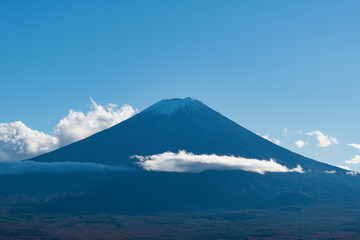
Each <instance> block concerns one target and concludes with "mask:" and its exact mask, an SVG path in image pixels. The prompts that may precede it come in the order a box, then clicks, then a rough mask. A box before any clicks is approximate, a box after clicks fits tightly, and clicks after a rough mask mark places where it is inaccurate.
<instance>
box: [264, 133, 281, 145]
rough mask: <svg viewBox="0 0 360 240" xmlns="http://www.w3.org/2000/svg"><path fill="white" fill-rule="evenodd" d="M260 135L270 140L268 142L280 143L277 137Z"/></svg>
mask: <svg viewBox="0 0 360 240" xmlns="http://www.w3.org/2000/svg"><path fill="white" fill-rule="evenodd" d="M262 137H263V138H265V139H266V140H268V141H270V142H273V143H275V144H277V145H280V140H279V139H276V138H270V137H269V135H264V136H262Z"/></svg>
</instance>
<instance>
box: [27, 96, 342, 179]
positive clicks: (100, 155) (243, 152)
mask: <svg viewBox="0 0 360 240" xmlns="http://www.w3.org/2000/svg"><path fill="white" fill-rule="evenodd" d="M179 150H186V151H187V152H191V153H194V154H213V153H214V154H217V155H234V156H240V157H244V158H255V159H261V160H262V159H265V160H269V159H270V158H272V159H274V160H276V161H277V162H278V163H280V164H282V165H285V166H286V167H288V168H293V167H296V165H297V164H300V165H301V166H302V167H303V169H304V170H305V171H307V170H311V171H313V172H314V171H315V172H317V171H321V172H323V171H325V170H329V169H336V170H337V171H338V172H344V171H343V170H341V169H338V168H335V167H332V166H329V165H327V164H323V163H320V162H317V161H314V160H311V159H309V158H306V157H303V156H301V155H298V154H296V153H293V152H291V151H289V150H287V149H284V148H282V147H280V146H278V145H276V144H274V143H272V142H270V141H267V140H265V139H263V138H262V137H260V136H258V135H256V134H254V133H252V132H251V131H249V130H247V129H245V128H243V127H241V126H240V125H238V124H237V123H235V122H233V121H231V120H230V119H228V118H226V117H224V116H223V115H221V114H220V113H218V112H216V111H214V110H213V109H211V108H209V107H208V106H206V105H205V104H203V103H202V102H200V101H198V100H195V99H192V98H186V99H169V100H162V101H160V102H158V103H156V104H154V105H152V106H150V107H149V108H147V109H145V110H144V111H142V112H141V113H139V114H137V115H135V116H133V117H132V118H130V119H128V120H126V121H124V122H121V123H119V124H117V125H115V126H113V127H111V128H109V129H107V130H105V131H102V132H99V133H97V134H95V135H93V136H90V137H88V138H86V139H84V140H81V141H79V142H76V143H73V144H70V145H68V146H65V147H63V148H60V149H58V150H55V151H53V152H50V153H46V154H43V155H40V156H38V157H35V158H33V159H31V160H33V161H43V162H62V161H76V162H96V163H102V164H109V165H125V166H128V167H138V165H137V164H136V162H137V159H133V158H130V157H131V156H133V155H142V156H146V155H153V154H160V153H164V152H166V151H171V152H178V151H179Z"/></svg>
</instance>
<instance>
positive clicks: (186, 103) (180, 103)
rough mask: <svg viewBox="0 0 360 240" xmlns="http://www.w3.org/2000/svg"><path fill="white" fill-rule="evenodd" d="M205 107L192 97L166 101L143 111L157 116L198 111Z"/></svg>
mask: <svg viewBox="0 0 360 240" xmlns="http://www.w3.org/2000/svg"><path fill="white" fill-rule="evenodd" d="M203 105H204V104H203V103H202V102H200V101H199V100H196V99H194V98H191V97H188V98H184V99H181V98H173V99H164V100H161V101H160V102H157V103H155V104H154V105H152V106H150V107H148V108H147V109H145V110H144V111H143V113H146V112H152V113H157V114H163V115H169V114H172V113H173V112H176V111H178V110H180V109H188V110H191V109H196V108H198V107H200V106H203Z"/></svg>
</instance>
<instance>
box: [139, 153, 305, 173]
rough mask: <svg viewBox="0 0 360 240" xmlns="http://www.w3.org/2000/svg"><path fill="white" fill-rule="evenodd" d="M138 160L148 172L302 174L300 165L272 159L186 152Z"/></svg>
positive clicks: (157, 155) (140, 157) (163, 154)
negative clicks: (209, 171) (212, 171)
mask: <svg viewBox="0 0 360 240" xmlns="http://www.w3.org/2000/svg"><path fill="white" fill-rule="evenodd" d="M133 158H137V159H139V165H140V166H141V167H142V168H144V169H145V170H148V171H165V172H202V171H206V170H211V169H213V170H235V169H237V170H244V171H249V172H256V173H260V174H264V173H266V172H298V173H303V169H302V167H301V166H300V165H297V167H296V168H292V169H288V168H287V167H286V166H283V165H281V164H279V163H277V162H276V161H274V160H273V159H270V160H258V159H247V158H242V157H234V156H219V155H216V154H211V155H206V154H202V155H195V154H192V153H187V152H186V151H179V152H178V153H172V152H165V153H162V154H156V155H151V156H133Z"/></svg>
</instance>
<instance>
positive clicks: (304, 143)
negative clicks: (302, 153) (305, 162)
mask: <svg viewBox="0 0 360 240" xmlns="http://www.w3.org/2000/svg"><path fill="white" fill-rule="evenodd" d="M308 144H309V143H308V142H304V141H303V140H297V141H296V142H295V145H296V146H297V147H298V148H303V147H304V146H306V145H308Z"/></svg>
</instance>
